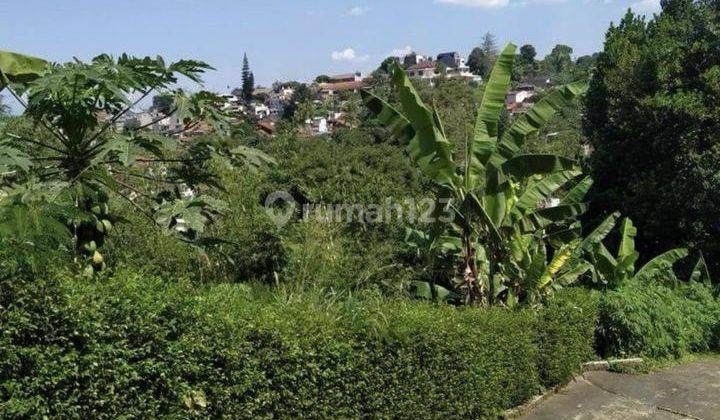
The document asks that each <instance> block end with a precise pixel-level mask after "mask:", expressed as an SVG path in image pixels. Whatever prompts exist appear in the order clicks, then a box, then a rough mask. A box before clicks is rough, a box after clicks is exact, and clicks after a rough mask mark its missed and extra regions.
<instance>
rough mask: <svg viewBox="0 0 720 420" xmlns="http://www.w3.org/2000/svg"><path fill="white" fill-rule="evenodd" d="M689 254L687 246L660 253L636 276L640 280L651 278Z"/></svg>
mask: <svg viewBox="0 0 720 420" xmlns="http://www.w3.org/2000/svg"><path fill="white" fill-rule="evenodd" d="M688 254H689V252H688V250H687V249H685V248H676V249H673V250H670V251H668V252H665V253H664V254H660V255H658V256H657V257H655V258H653V259H652V260H650V262H648V263H647V264H645V266H644V267H643V268H641V269H640V271H638V272H637V274H635V277H634V278H635V279H636V280H639V281H644V280H650V279H651V278H652V277H653V276H655V275H656V274H658V273H659V272H661V271H662V270H669V269H671V268H672V266H673V265H674V264H675V263H676V262H678V261H680V260H682V259H683V258H685V257H687V256H688Z"/></svg>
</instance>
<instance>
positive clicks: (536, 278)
mask: <svg viewBox="0 0 720 420" xmlns="http://www.w3.org/2000/svg"><path fill="white" fill-rule="evenodd" d="M538 245H539V246H538V248H537V250H536V251H535V253H534V254H533V256H532V260H531V261H532V262H531V263H530V267H529V268H528V270H527V271H526V272H525V277H524V278H523V279H521V286H522V288H523V289H524V290H526V291H527V292H528V293H535V292H537V291H538V290H539V289H540V287H541V286H540V281H541V278H542V277H543V274H544V273H545V271H546V269H547V262H546V261H547V248H545V244H544V243H542V242H539V243H538Z"/></svg>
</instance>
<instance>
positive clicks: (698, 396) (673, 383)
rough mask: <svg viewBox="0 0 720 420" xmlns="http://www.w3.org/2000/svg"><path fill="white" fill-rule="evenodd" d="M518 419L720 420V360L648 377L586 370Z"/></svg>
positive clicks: (707, 361) (696, 363)
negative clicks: (579, 376)
mask: <svg viewBox="0 0 720 420" xmlns="http://www.w3.org/2000/svg"><path fill="white" fill-rule="evenodd" d="M521 418H522V419H527V420H536V419H537V420H539V419H548V420H550V419H552V420H556V419H578V420H585V419H588V420H589V419H702V420H711V419H718V420H720V360H718V359H708V360H701V361H696V362H691V363H688V364H686V365H682V366H674V367H670V368H666V369H662V370H659V371H657V372H653V373H650V374H648V375H626V374H619V373H611V372H587V373H585V374H584V375H583V378H581V379H579V380H577V381H575V382H573V383H571V384H570V385H568V386H567V387H565V388H564V389H562V390H561V391H560V392H558V393H557V394H556V395H553V396H551V397H549V398H548V399H546V400H545V401H543V402H542V403H540V405H539V406H537V407H536V408H535V409H534V410H531V411H530V412H529V413H527V414H526V415H524V416H523V417H521Z"/></svg>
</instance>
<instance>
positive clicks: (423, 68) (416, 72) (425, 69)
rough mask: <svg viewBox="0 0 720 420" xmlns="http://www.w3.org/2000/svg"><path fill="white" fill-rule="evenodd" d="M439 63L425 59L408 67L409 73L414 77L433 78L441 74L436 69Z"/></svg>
mask: <svg viewBox="0 0 720 420" xmlns="http://www.w3.org/2000/svg"><path fill="white" fill-rule="evenodd" d="M436 68H437V63H436V62H435V61H432V60H430V61H423V62H422V63H418V64H414V65H412V66H410V67H408V68H407V74H408V76H409V77H412V78H414V79H433V78H435V77H437V76H439V74H438V73H437V72H436V71H435V69H436Z"/></svg>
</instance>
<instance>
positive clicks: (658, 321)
mask: <svg viewBox="0 0 720 420" xmlns="http://www.w3.org/2000/svg"><path fill="white" fill-rule="evenodd" d="M719 327H720V302H719V301H718V300H716V299H715V298H714V296H713V294H712V291H711V290H710V288H708V287H707V286H704V285H702V284H700V283H689V284H679V285H677V286H675V287H670V286H666V285H663V284H660V283H642V284H640V283H638V282H630V283H628V284H625V285H624V286H622V287H621V288H620V289H618V290H614V291H608V292H607V293H605V294H604V296H603V298H602V300H601V303H600V329H599V330H598V346H599V351H600V352H601V353H602V354H604V355H613V356H624V355H632V356H635V355H637V356H647V357H654V358H668V357H681V356H683V355H685V354H687V353H690V352H699V351H707V350H711V349H719V348H720V346H718V342H717V339H716V337H717V331H718V328H719Z"/></svg>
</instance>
